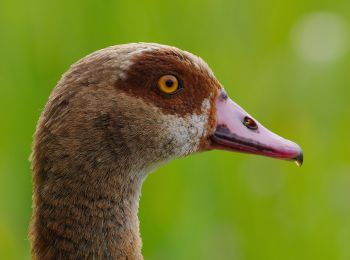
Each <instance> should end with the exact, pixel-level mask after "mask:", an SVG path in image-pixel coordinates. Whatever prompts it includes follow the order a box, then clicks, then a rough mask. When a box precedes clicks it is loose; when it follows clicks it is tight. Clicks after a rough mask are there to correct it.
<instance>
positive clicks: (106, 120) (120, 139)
mask: <svg viewBox="0 0 350 260" xmlns="http://www.w3.org/2000/svg"><path fill="white" fill-rule="evenodd" d="M41 121H42V123H43V124H44V125H45V128H46V129H48V130H49V132H50V135H51V136H52V140H56V141H53V142H51V144H50V145H49V146H48V145H47V147H46V149H49V150H52V152H53V153H55V151H57V148H61V150H62V149H64V150H66V151H70V152H71V153H73V154H74V156H75V158H76V160H84V162H86V161H88V162H90V165H101V164H104V163H105V162H106V161H113V160H118V162H119V163H120V162H122V163H124V164H125V165H133V166H135V165H136V166H137V167H138V168H149V167H153V166H154V165H158V164H159V163H163V162H166V161H169V160H171V159H173V158H177V157H181V156H186V155H189V154H192V153H195V152H201V151H206V150H211V149H223V150H228V151H236V152H243V153H251V154H258V155H264V156H269V157H274V158H280V159H287V160H296V161H297V162H298V163H299V164H301V163H302V160H303V157H302V151H301V149H300V147H299V146H298V145H297V144H295V143H293V142H291V141H288V140H286V139H283V138H281V137H279V136H278V135H276V134H274V133H272V132H271V131H269V130H268V129H266V128H265V127H264V126H263V125H262V124H260V123H259V122H258V121H257V120H256V119H254V118H253V117H252V116H251V115H249V114H248V113H247V112H246V111H244V110H243V109H242V108H241V107H240V106H239V105H237V104H236V103H235V102H234V101H232V99H230V98H229V96H228V94H227V92H226V91H225V89H224V87H223V86H222V85H221V84H220V82H219V81H218V80H217V79H216V78H215V76H214V74H213V72H212V70H211V69H210V68H209V66H208V65H207V64H206V63H205V62H204V61H203V60H202V59H201V58H199V57H197V56H195V55H193V54H191V53H189V52H186V51H182V50H179V49H177V48H175V47H170V46H165V45H159V44H147V43H135V44H126V45H119V46H112V47H108V48H106V49H103V50H100V51H97V52H94V53H92V54H90V55H88V56H87V57H85V58H83V59H81V60H80V61H78V62H77V63H75V64H74V65H73V66H72V67H71V68H70V70H69V71H68V72H67V73H65V74H64V76H63V77H62V79H61V81H60V82H59V83H58V85H57V87H56V88H55V90H54V91H53V93H52V95H51V97H50V100H49V102H48V104H47V107H46V109H45V113H44V115H43V117H42V119H41ZM58 140H59V141H58ZM60 157H63V156H62V155H60ZM61 159H62V158H61Z"/></svg>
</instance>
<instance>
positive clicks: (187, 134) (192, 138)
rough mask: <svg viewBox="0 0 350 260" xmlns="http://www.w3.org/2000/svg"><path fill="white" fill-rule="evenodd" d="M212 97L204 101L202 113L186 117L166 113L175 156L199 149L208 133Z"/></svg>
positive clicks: (165, 117)
mask: <svg viewBox="0 0 350 260" xmlns="http://www.w3.org/2000/svg"><path fill="white" fill-rule="evenodd" d="M209 100H210V99H209V98H208V99H205V100H204V101H203V103H202V106H201V110H202V113H201V114H199V115H196V114H193V115H188V116H185V117H181V116H177V115H164V116H163V117H164V120H165V121H166V122H167V135H168V136H171V138H172V139H173V143H174V144H175V145H176V147H175V148H174V151H173V152H174V154H173V155H174V156H175V157H176V156H184V155H187V154H190V153H193V152H195V151H197V150H198V148H199V145H200V142H201V139H202V137H203V136H205V135H206V134H207V123H208V118H209V111H210V101H209Z"/></svg>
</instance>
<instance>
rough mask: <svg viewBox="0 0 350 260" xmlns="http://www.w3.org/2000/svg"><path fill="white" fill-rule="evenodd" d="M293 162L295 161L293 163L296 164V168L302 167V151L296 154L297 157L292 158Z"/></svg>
mask: <svg viewBox="0 0 350 260" xmlns="http://www.w3.org/2000/svg"><path fill="white" fill-rule="evenodd" d="M294 161H295V163H296V165H297V166H298V167H301V166H302V165H303V162H304V154H303V152H302V151H300V153H299V154H298V156H296V157H295V158H294Z"/></svg>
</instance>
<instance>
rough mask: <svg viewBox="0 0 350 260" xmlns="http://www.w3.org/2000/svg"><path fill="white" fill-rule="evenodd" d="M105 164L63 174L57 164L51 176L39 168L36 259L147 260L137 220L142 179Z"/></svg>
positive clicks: (34, 222) (36, 173) (36, 179)
mask: <svg viewBox="0 0 350 260" xmlns="http://www.w3.org/2000/svg"><path fill="white" fill-rule="evenodd" d="M103 165H105V164H100V167H97V168H96V167H95V170H94V171H87V170H84V167H82V166H80V167H72V168H73V170H74V168H76V169H77V168H80V169H81V170H80V171H71V170H72V169H70V170H69V171H67V170H63V171H62V172H54V171H52V169H55V168H56V169H59V167H58V166H57V167H55V166H54V165H52V166H51V167H49V168H50V169H51V170H50V172H49V171H44V170H43V169H44V168H47V167H42V168H40V167H35V164H34V169H33V170H34V178H33V182H34V210H33V219H32V229H31V239H32V253H33V257H34V259H90V258H92V259H143V257H142V255H141V239H140V235H139V221H138V217H137V212H138V202H139V196H140V190H141V186H142V179H143V178H141V177H138V176H142V174H139V173H136V172H132V170H131V169H126V167H125V166H123V169H121V168H119V167H115V168H114V169H111V168H104V166H103ZM116 165H118V164H116ZM39 168H40V169H39ZM88 168H91V167H88Z"/></svg>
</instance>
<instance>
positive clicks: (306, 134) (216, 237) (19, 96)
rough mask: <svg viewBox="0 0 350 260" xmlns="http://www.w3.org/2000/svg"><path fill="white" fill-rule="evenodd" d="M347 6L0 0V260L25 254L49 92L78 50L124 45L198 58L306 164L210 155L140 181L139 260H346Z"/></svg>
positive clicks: (349, 222)
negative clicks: (39, 132)
mask: <svg viewBox="0 0 350 260" xmlns="http://www.w3.org/2000/svg"><path fill="white" fill-rule="evenodd" d="M349 36H350V1H348V0H343V1H341V0H286V1H273V0H266V1H259V0H248V1H247V0H239V1H238V0H216V1H214V0H211V1H203V0H186V1H185V0H182V1H176V2H175V1H162V0H151V1H111V0H107V1H87V0H84V1H83V0H80V1H70V0H60V1H44V0H36V1H34V0H33V1H25V0H22V1H20V0H0V90H1V94H0V118H1V121H0V122H1V127H0V259H29V258H30V252H29V242H28V239H27V231H28V223H29V220H30V214H31V173H30V163H29V161H28V157H29V155H30V150H31V140H32V134H33V132H34V130H35V125H36V121H37V119H38V117H39V115H40V112H41V110H42V108H43V106H44V104H45V102H46V100H47V97H48V96H49V94H50V92H51V90H52V88H53V87H54V86H55V84H56V82H57V81H58V80H59V78H60V76H61V74H62V73H63V72H64V71H65V70H67V68H68V67H69V65H70V64H72V63H73V62H75V61H76V60H77V59H79V58H81V57H83V56H85V55H86V54H88V53H90V52H92V51H94V50H97V49H100V48H103V47H106V46H109V45H115V44H120V43H127V42H139V41H144V42H159V43H163V44H169V45H175V46H177V47H179V48H182V49H185V50H188V51H190V52H193V53H195V54H197V55H200V56H201V57H202V58H203V59H205V60H206V61H207V62H208V64H209V65H210V66H211V68H212V69H213V71H214V73H215V74H216V76H217V77H218V79H219V80H220V81H221V82H222V84H223V85H224V86H225V87H226V89H227V90H228V92H229V95H230V96H231V98H232V99H234V100H235V101H236V102H238V103H239V104H240V105H241V106H242V107H244V108H245V109H246V110H247V111H248V112H250V113H251V114H252V115H254V116H255V118H257V119H258V120H259V121H260V122H262V123H263V124H264V125H265V126H267V127H268V128H270V129H271V130H273V131H275V132H277V133H279V134H280V135H282V136H284V137H286V138H289V139H292V140H294V141H296V142H297V143H299V144H300V146H302V148H303V149H304V154H305V165H304V166H303V167H302V168H297V167H296V166H295V165H294V164H292V163H289V162H285V161H278V160H272V159H269V158H263V157H256V156H251V155H242V154H237V153H228V152H221V151H212V152H208V153H204V154H197V155H193V156H190V157H187V158H184V159H180V160H176V161H173V162H171V163H169V164H168V165H166V166H164V167H162V168H161V169H159V170H157V171H156V173H154V174H151V175H150V176H149V177H148V179H147V180H146V182H145V184H144V187H143V194H142V199H141V202H140V221H141V233H142V237H143V244H144V246H143V254H144V256H145V258H146V259H156V260H157V259H168V260H172V259H276V260H277V259H279V260H280V259H350V155H349V149H350V138H349V128H350V105H349V102H350V86H349V82H350V73H349V67H350V53H349V51H348V46H350V41H349Z"/></svg>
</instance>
